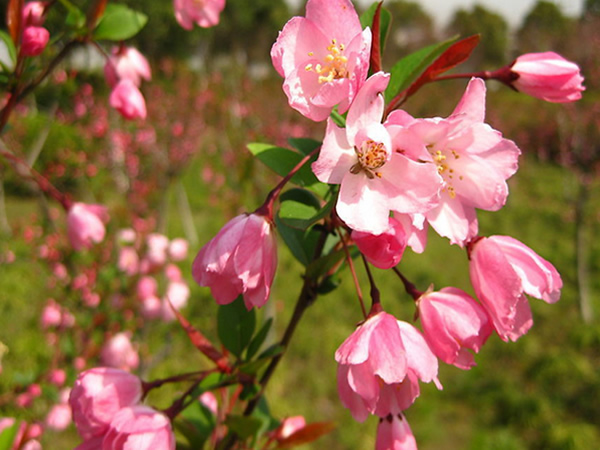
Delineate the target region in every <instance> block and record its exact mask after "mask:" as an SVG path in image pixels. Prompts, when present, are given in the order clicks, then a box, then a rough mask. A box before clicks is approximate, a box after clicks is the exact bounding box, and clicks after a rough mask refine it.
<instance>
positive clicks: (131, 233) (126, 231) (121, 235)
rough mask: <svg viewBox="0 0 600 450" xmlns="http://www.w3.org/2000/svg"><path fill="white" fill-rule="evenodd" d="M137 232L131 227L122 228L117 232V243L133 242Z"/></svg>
mask: <svg viewBox="0 0 600 450" xmlns="http://www.w3.org/2000/svg"><path fill="white" fill-rule="evenodd" d="M136 237H137V234H136V232H135V230H134V229H132V228H123V229H122V230H119V231H118V232H117V241H118V242H119V244H133V243H134V242H135V239H136Z"/></svg>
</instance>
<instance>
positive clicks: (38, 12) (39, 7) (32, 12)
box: [23, 1, 46, 27]
mask: <svg viewBox="0 0 600 450" xmlns="http://www.w3.org/2000/svg"><path fill="white" fill-rule="evenodd" d="M45 10H46V2H37V1H35V2H27V3H25V5H24V6H23V24H24V25H25V26H30V25H34V26H36V27H39V26H42V25H43V24H44V21H45V19H46V18H45V17H44V13H45Z"/></svg>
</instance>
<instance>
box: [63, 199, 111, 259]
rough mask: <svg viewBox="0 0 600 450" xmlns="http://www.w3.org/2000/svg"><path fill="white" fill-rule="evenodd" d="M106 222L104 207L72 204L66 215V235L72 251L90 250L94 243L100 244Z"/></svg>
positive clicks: (106, 216) (106, 211)
mask: <svg viewBox="0 0 600 450" xmlns="http://www.w3.org/2000/svg"><path fill="white" fill-rule="evenodd" d="M107 222H108V210H107V208H106V207H105V206H102V205H95V204H86V203H79V202H77V203H74V204H73V205H72V206H71V208H70V209H69V212H68V213H67V233H68V236H69V241H70V242H71V246H72V247H73V249H74V250H82V249H84V248H91V246H92V245H93V244H94V243H98V242H102V240H103V239H104V235H105V234H106V229H105V228H104V224H105V223H107Z"/></svg>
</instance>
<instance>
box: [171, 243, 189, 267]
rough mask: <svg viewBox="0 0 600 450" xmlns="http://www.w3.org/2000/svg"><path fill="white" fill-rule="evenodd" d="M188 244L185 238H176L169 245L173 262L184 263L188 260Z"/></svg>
mask: <svg viewBox="0 0 600 450" xmlns="http://www.w3.org/2000/svg"><path fill="white" fill-rule="evenodd" d="M187 252H188V242H187V241H186V240H185V239H183V238H176V239H173V240H172V241H171V243H170V244H169V256H170V257H171V259H172V260H173V261H183V260H184V259H185V258H187Z"/></svg>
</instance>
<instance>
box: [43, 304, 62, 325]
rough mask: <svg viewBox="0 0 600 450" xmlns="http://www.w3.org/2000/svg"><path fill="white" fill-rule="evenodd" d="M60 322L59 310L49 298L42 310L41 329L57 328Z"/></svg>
mask: <svg viewBox="0 0 600 450" xmlns="http://www.w3.org/2000/svg"><path fill="white" fill-rule="evenodd" d="M61 322H62V312H61V308H60V306H59V305H58V303H56V302H55V301H54V300H53V299H51V298H49V299H48V301H47V302H46V306H44V309H43V310H42V317H41V323H42V328H44V329H46V328H50V327H57V326H59V325H60V324H61Z"/></svg>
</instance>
